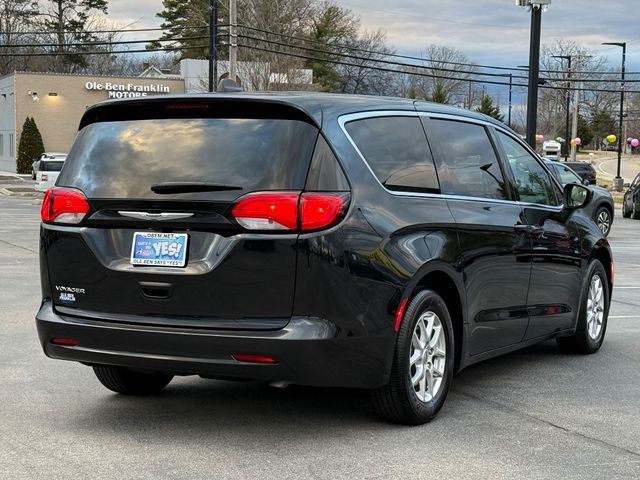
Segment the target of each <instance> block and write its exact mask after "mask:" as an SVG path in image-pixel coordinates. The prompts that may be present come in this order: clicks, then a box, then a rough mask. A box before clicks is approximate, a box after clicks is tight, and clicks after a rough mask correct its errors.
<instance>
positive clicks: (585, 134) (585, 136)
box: [578, 115, 593, 148]
mask: <svg viewBox="0 0 640 480" xmlns="http://www.w3.org/2000/svg"><path fill="white" fill-rule="evenodd" d="M578 137H580V140H581V141H582V142H581V144H580V146H581V147H582V148H586V146H587V145H589V144H590V143H591V140H593V131H592V130H591V125H589V122H587V121H586V120H585V119H584V117H583V116H582V115H578Z"/></svg>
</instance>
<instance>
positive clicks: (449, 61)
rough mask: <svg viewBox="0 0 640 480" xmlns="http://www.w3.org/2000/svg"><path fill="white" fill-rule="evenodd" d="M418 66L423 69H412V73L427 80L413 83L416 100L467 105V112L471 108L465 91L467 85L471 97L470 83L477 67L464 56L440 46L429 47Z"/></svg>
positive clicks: (420, 78)
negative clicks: (420, 74) (421, 74)
mask: <svg viewBox="0 0 640 480" xmlns="http://www.w3.org/2000/svg"><path fill="white" fill-rule="evenodd" d="M422 64H423V66H424V67H425V68H421V69H419V70H418V69H416V72H420V73H423V74H427V75H430V76H429V77H425V76H421V77H417V78H416V79H415V91H416V95H417V97H418V98H421V99H424V100H433V99H434V97H437V100H444V99H446V100H447V101H446V102H441V103H451V104H460V105H467V104H470V105H469V108H471V106H473V103H474V102H473V98H472V99H471V101H470V100H469V89H470V85H471V91H472V94H474V93H475V91H474V90H473V82H472V81H473V79H474V78H475V77H474V75H473V73H475V72H477V71H478V67H476V66H475V65H473V64H472V62H471V61H470V60H469V59H468V58H467V56H466V55H465V54H464V53H462V52H461V51H460V50H458V49H456V48H452V47H447V46H444V45H429V46H428V47H427V50H426V54H425V59H424V60H423V62H422ZM456 64H468V65H470V66H464V65H456Z"/></svg>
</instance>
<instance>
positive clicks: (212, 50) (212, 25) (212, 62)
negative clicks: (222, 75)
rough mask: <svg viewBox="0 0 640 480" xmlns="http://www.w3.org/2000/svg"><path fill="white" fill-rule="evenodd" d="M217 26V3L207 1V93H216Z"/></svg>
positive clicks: (212, 0) (211, 0) (210, 0)
mask: <svg viewBox="0 0 640 480" xmlns="http://www.w3.org/2000/svg"><path fill="white" fill-rule="evenodd" d="M217 24H218V2H217V0H209V91H210V92H215V91H216V87H217V85H216V83H217V80H218V51H217V50H218V48H217V42H216V36H217V34H218V32H217V26H218V25H217Z"/></svg>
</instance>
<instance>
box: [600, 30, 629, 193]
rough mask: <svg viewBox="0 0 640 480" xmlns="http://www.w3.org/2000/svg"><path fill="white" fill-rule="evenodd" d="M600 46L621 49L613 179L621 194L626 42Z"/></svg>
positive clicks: (616, 188) (605, 43) (614, 186)
mask: <svg viewBox="0 0 640 480" xmlns="http://www.w3.org/2000/svg"><path fill="white" fill-rule="evenodd" d="M602 45H612V46H614V47H622V78H621V81H620V123H619V128H618V168H617V171H616V178H614V179H613V189H614V190H616V191H618V192H621V191H622V188H623V186H624V180H623V179H622V176H621V175H620V166H621V164H622V141H623V138H622V124H623V116H624V85H625V83H624V73H625V61H626V58H627V42H604V43H603V44H602Z"/></svg>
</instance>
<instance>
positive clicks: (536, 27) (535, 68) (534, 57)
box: [527, 5, 542, 148]
mask: <svg viewBox="0 0 640 480" xmlns="http://www.w3.org/2000/svg"><path fill="white" fill-rule="evenodd" d="M541 26H542V9H541V8H540V7H538V8H536V6H535V5H532V6H531V40H530V42H529V90H528V95H527V142H528V143H529V145H530V146H531V148H536V129H537V122H538V75H539V73H540V28H541Z"/></svg>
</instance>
